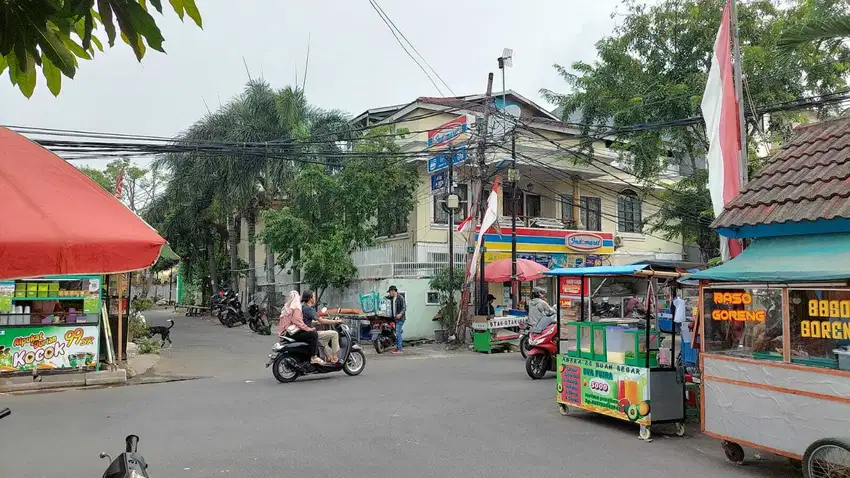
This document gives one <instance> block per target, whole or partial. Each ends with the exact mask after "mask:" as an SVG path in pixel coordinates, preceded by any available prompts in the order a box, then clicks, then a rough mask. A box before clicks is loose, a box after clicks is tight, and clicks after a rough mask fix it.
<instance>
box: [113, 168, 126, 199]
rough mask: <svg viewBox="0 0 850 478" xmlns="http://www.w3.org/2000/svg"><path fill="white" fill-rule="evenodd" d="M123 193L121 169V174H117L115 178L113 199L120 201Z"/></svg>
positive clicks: (122, 171)
mask: <svg viewBox="0 0 850 478" xmlns="http://www.w3.org/2000/svg"><path fill="white" fill-rule="evenodd" d="M123 191H124V168H121V172H119V173H118V176H115V198H116V199H118V200H119V201H120V200H121V193H122V192H123Z"/></svg>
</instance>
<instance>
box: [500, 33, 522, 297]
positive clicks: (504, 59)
mask: <svg viewBox="0 0 850 478" xmlns="http://www.w3.org/2000/svg"><path fill="white" fill-rule="evenodd" d="M496 60H497V61H498V62H499V69H500V70H502V110H503V111H502V114H503V115H507V107H508V96H507V95H508V93H507V91H508V90H507V87H506V86H505V70H506V69H507V68H508V67H511V66H513V50H511V49H510V48H505V49H504V50H503V51H502V56H500V57H499V58H497V59H496ZM508 182H510V183H511V197H510V204H511V297H512V299H511V307H512V308H514V309H516V308H517V306H516V304H517V303H518V302H519V283H518V282H517V275H516V206H517V204H516V203H517V195H516V190H517V185H518V184H519V172H518V170H517V168H516V127H514V128H513V131H512V132H511V169H510V171H508Z"/></svg>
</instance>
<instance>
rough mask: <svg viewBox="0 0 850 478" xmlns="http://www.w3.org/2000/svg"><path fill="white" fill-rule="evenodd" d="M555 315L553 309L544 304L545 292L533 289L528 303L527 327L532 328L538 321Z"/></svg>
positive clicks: (537, 288) (540, 289)
mask: <svg viewBox="0 0 850 478" xmlns="http://www.w3.org/2000/svg"><path fill="white" fill-rule="evenodd" d="M552 315H555V309H553V308H552V306H550V305H549V304H548V303H547V302H546V291H545V290H543V288H541V287H535V288H534V290H532V291H531V301H529V303H528V320H527V321H526V322H527V323H528V326H529V327H531V328H534V326H535V325H537V323H538V322H540V319H542V318H543V317H549V316H552Z"/></svg>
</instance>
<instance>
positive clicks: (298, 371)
mask: <svg viewBox="0 0 850 478" xmlns="http://www.w3.org/2000/svg"><path fill="white" fill-rule="evenodd" d="M322 313H327V309H326V308H323V309H322ZM336 331H337V333H338V334H339V363H334V364H332V363H326V364H325V365H315V364H312V363H310V358H311V356H312V355H313V351H312V350H310V348H309V346H308V345H307V344H306V343H304V342H296V341H295V339H293V338H292V337H289V336H288V335H283V336H281V337H280V341H279V342H277V343H276V344H274V345H273V346H272V351H271V353H269V361H268V362H266V368H268V367H269V366H273V367H272V373H273V374H274V378H276V379H277V381H278V382H280V383H289V382H294V381H295V379H297V378H298V377H300V376H301V375H310V374H314V373H316V374H319V373H330V372H339V371H340V370H342V371H343V372H345V373H346V375H349V376H352V377H354V376H356V375H360V373H362V372H363V369H364V368H366V355H365V354H364V353H363V348H362V347H360V344H358V343H357V342H356V341H355V340H354V339H352V337H351V329H349V327H348V325H346V324H338V325H337V326H336ZM323 349H324V347H319V354H320V356H321V355H323V354H324V350H323Z"/></svg>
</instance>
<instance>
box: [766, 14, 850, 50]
mask: <svg viewBox="0 0 850 478" xmlns="http://www.w3.org/2000/svg"><path fill="white" fill-rule="evenodd" d="M846 38H850V15H834V16H823V17H822V18H817V19H813V20H809V21H808V22H806V23H803V24H801V25H798V26H795V27H793V28H791V29H789V30H788V31H786V32H785V33H784V34H783V35H782V36H781V37H780V39H779V42H778V44H777V45H778V46H779V48H780V49H782V50H785V51H788V50H793V49H795V48H797V47H799V46H801V45H803V44H806V43H812V42H824V41H829V40H843V39H846Z"/></svg>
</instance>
